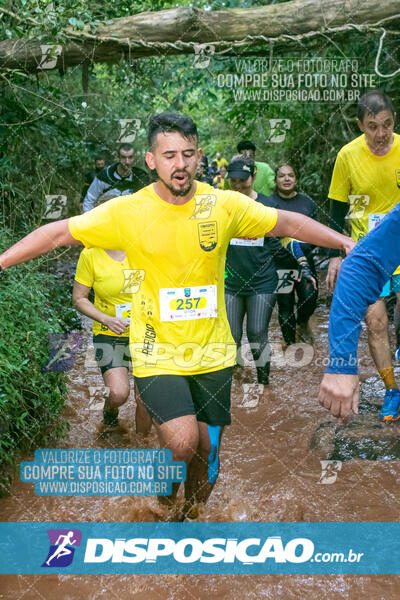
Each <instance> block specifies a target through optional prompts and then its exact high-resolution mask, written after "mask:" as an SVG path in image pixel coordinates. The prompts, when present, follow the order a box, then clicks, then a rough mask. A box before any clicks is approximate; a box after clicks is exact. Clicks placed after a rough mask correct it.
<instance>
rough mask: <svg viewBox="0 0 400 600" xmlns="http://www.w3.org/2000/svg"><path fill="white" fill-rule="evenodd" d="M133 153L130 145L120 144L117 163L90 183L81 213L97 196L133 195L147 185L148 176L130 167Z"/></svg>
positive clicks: (90, 206)
mask: <svg viewBox="0 0 400 600" xmlns="http://www.w3.org/2000/svg"><path fill="white" fill-rule="evenodd" d="M134 160H135V153H134V150H133V146H131V144H121V145H120V147H119V149H118V162H116V163H114V164H112V165H109V166H108V167H105V168H104V169H102V170H101V171H100V173H99V174H98V175H96V177H95V178H94V180H93V182H92V183H91V185H90V187H89V189H88V191H87V194H86V196H85V199H84V202H83V212H86V211H88V210H91V209H92V208H93V207H94V205H95V203H96V201H97V199H98V198H99V196H101V195H102V194H105V193H107V195H110V196H111V195H112V196H121V195H123V194H134V193H135V192H137V191H138V190H140V189H141V188H143V187H145V186H146V185H149V183H150V177H149V175H148V174H147V173H146V172H145V171H143V170H142V169H139V168H137V167H134V166H132V165H133V162H134Z"/></svg>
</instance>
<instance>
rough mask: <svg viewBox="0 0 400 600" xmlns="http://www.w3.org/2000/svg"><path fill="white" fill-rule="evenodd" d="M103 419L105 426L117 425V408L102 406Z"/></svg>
mask: <svg viewBox="0 0 400 600" xmlns="http://www.w3.org/2000/svg"><path fill="white" fill-rule="evenodd" d="M103 420H104V425H106V427H116V426H117V425H118V408H109V407H104V409H103Z"/></svg>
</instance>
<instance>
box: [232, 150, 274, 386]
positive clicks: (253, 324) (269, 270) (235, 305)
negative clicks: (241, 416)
mask: <svg viewBox="0 0 400 600" xmlns="http://www.w3.org/2000/svg"><path fill="white" fill-rule="evenodd" d="M227 177H228V178H229V183H230V187H231V189H232V190H234V191H237V192H241V193H242V194H245V195H246V196H249V197H250V198H253V200H257V202H261V203H262V204H264V205H265V206H274V207H276V203H275V202H274V201H271V200H269V199H268V198H267V196H264V195H263V194H257V192H255V191H254V190H253V189H252V186H253V183H254V180H255V178H256V171H255V165H254V161H253V160H252V159H250V158H243V157H234V158H233V159H232V161H231V162H230V164H229V166H228V175H227ZM276 246H280V242H278V240H277V239H276V238H275V239H274V238H264V237H262V238H254V239H253V238H252V239H247V238H246V239H245V238H234V239H232V240H231V242H230V245H229V247H228V251H227V255H226V279H225V302H226V311H227V315H228V321H229V324H230V327H231V332H232V336H233V338H234V340H235V342H236V344H237V346H238V361H239V362H240V343H241V339H242V334H243V320H244V316H245V315H247V324H246V333H247V338H248V340H249V343H250V348H251V352H252V355H253V358H254V361H255V363H256V368H257V380H258V383H262V384H268V382H269V370H270V347H269V344H268V325H269V321H270V318H271V314H272V310H273V308H274V304H275V288H276V285H277V282H278V278H277V274H276V268H275V264H274V261H273V257H272V255H273V252H274V248H276Z"/></svg>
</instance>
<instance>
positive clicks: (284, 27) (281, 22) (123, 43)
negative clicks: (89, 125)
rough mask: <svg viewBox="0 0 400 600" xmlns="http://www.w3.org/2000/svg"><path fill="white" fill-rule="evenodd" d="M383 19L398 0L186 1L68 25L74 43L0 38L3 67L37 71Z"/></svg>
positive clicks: (390, 18)
mask: <svg viewBox="0 0 400 600" xmlns="http://www.w3.org/2000/svg"><path fill="white" fill-rule="evenodd" d="M0 11H1V8H0ZM383 25H384V26H385V27H393V26H400V2H399V0H385V2H376V0H363V1H362V2H360V1H359V0H292V1H291V2H285V3H281V4H273V5H267V6H258V7H253V8H243V9H242V8H235V9H229V10H220V11H203V10H200V9H197V8H191V7H184V8H176V9H171V10H162V11H159V12H143V13H139V14H136V15H133V16H129V17H123V18H119V19H114V21H113V22H111V23H109V24H106V25H102V26H100V27H99V28H98V30H97V32H96V35H92V34H90V33H89V29H88V28H87V27H86V28H85V29H84V30H83V31H77V30H74V29H72V28H69V29H67V30H65V32H64V33H65V34H66V35H67V38H68V40H69V41H68V43H66V44H64V45H62V46H56V47H55V48H53V49H50V50H48V49H47V48H46V45H45V44H39V43H37V42H35V40H26V39H18V40H12V39H11V40H4V41H2V42H0V69H22V70H24V71H25V72H36V71H37V70H38V69H47V70H52V69H65V68H66V67H68V66H73V65H79V64H82V63H84V62H86V63H87V62H88V61H90V62H115V61H118V60H120V59H121V58H127V57H129V58H131V59H136V58H141V57H145V56H157V55H160V54H162V55H172V54H190V53H193V52H194V49H195V44H213V45H214V46H215V49H216V51H217V52H228V51H229V50H233V49H234V50H235V52H236V53H239V52H240V49H241V48H246V49H248V48H249V47H251V46H255V45H257V44H258V45H260V43H262V42H263V41H264V42H265V43H270V42H277V43H279V42H282V43H285V44H287V43H288V42H291V41H292V42H293V41H296V40H299V39H300V40H301V39H308V38H312V37H315V36H318V35H322V34H324V35H333V34H335V33H337V32H341V31H352V30H359V31H362V30H363V28H371V27H378V26H383ZM48 44H52V41H51V40H49V41H48ZM46 52H47V54H46ZM46 57H47V58H46Z"/></svg>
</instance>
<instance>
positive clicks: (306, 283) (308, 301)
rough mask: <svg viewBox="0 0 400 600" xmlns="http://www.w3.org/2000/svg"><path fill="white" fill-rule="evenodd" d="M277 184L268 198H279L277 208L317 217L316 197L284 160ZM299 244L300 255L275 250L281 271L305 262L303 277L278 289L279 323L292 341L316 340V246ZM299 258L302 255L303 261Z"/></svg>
mask: <svg viewBox="0 0 400 600" xmlns="http://www.w3.org/2000/svg"><path fill="white" fill-rule="evenodd" d="M275 185H276V188H275V192H274V193H273V194H272V195H271V196H269V197H268V198H269V200H271V201H273V202H275V204H276V206H277V208H280V209H281V210H288V211H292V212H298V213H301V214H303V215H305V216H306V217H310V218H311V219H316V206H315V203H314V200H312V198H310V196H307V195H306V194H301V193H299V192H298V191H297V189H296V187H297V178H296V174H295V172H294V169H293V167H292V166H291V165H287V164H283V165H281V166H280V167H279V168H278V169H277V170H276V175H275ZM297 248H298V252H299V253H300V255H301V256H297V255H296V258H295V257H294V256H293V255H292V254H291V253H290V252H289V251H288V250H286V249H285V248H283V247H281V248H280V249H279V250H278V252H276V253H275V254H274V261H275V265H276V268H277V269H278V270H281V272H282V271H286V270H288V269H299V264H301V265H302V268H301V269H300V276H299V279H298V281H296V283H295V284H294V286H292V289H291V290H290V291H288V292H287V293H286V292H285V291H284V289H280V290H277V292H278V293H277V301H278V308H279V312H278V316H279V324H280V326H281V330H282V335H283V338H284V340H285V343H286V344H288V345H289V344H294V343H295V342H296V341H298V342H306V343H312V342H313V333H312V330H311V327H310V325H309V319H310V317H311V315H312V314H313V312H314V311H315V308H316V305H317V299H318V280H317V274H316V271H315V266H314V261H313V257H312V254H311V252H312V250H313V246H310V245H309V244H303V243H302V242H301V243H297ZM299 258H301V259H302V262H301V263H300V262H299ZM296 295H297V306H296ZM296 338H297V340H296Z"/></svg>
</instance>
